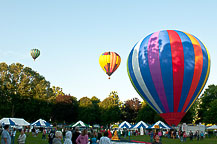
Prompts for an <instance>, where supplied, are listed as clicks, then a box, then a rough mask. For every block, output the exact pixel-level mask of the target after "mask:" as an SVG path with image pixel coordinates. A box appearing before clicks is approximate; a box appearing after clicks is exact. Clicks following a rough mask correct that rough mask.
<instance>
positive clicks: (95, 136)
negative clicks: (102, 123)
mask: <svg viewBox="0 0 217 144" xmlns="http://www.w3.org/2000/svg"><path fill="white" fill-rule="evenodd" d="M90 143H91V144H97V133H96V132H95V131H94V132H93V136H92V138H91V139H90Z"/></svg>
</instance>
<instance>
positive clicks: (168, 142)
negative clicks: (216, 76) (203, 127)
mask: <svg viewBox="0 0 217 144" xmlns="http://www.w3.org/2000/svg"><path fill="white" fill-rule="evenodd" d="M19 134H20V133H19V132H17V134H16V137H15V144H17V138H18V136H19ZM46 138H48V136H46ZM122 138H123V137H122ZM125 139H126V140H128V137H126V138H125ZM130 139H131V140H136V141H145V142H150V137H149V136H131V138H130ZM162 143H163V144H181V143H182V144H183V143H185V144H217V138H215V137H213V138H205V139H204V140H201V141H197V140H195V139H194V140H193V141H190V140H189V138H187V141H186V142H180V140H179V139H174V140H173V139H168V138H162ZM26 144H48V140H47V139H46V140H42V134H41V133H39V135H38V136H37V137H33V136H32V134H31V133H29V134H27V138H26Z"/></svg>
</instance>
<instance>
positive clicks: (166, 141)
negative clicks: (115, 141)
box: [125, 135, 217, 144]
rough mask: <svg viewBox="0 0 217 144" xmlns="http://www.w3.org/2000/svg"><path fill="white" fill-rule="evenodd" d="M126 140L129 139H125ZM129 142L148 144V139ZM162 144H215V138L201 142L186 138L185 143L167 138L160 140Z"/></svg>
mask: <svg viewBox="0 0 217 144" xmlns="http://www.w3.org/2000/svg"><path fill="white" fill-rule="evenodd" d="M125 139H126V140H128V139H129V138H128V137H126V138H125ZM130 139H131V140H136V141H145V142H150V137H149V136H147V135H146V136H131V138H130ZM162 143H163V144H217V138H215V137H213V138H205V139H203V140H201V141H197V140H196V139H194V140H193V141H190V139H189V138H187V140H186V142H181V141H180V140H179V139H169V138H165V137H163V138H162Z"/></svg>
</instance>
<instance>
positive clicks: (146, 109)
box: [136, 101, 164, 124]
mask: <svg viewBox="0 0 217 144" xmlns="http://www.w3.org/2000/svg"><path fill="white" fill-rule="evenodd" d="M141 120H142V121H145V122H147V123H149V124H153V122H156V121H158V120H161V121H164V120H163V119H162V118H161V117H160V115H159V114H158V113H156V112H155V111H154V110H153V109H152V108H151V107H150V106H149V105H148V104H147V103H146V102H145V101H143V102H142V108H141V109H140V110H139V112H138V115H137V117H136V121H137V122H138V121H141Z"/></svg>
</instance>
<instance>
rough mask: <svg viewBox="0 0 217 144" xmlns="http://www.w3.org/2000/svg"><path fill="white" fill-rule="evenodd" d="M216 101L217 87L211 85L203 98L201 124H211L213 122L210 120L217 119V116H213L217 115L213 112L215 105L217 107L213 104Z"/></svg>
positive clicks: (200, 111)
mask: <svg viewBox="0 0 217 144" xmlns="http://www.w3.org/2000/svg"><path fill="white" fill-rule="evenodd" d="M215 100H217V86H216V85H209V86H208V88H207V89H205V91H204V93H203V94H202V96H201V104H200V109H199V110H198V116H199V117H200V121H201V122H204V123H210V122H211V120H212V119H210V118H211V117H216V115H212V114H215V113H213V112H212V109H213V108H214V109H215V105H217V104H214V103H213V101H215Z"/></svg>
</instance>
